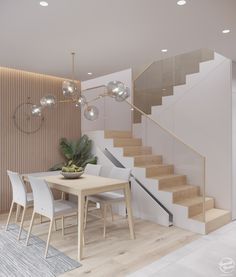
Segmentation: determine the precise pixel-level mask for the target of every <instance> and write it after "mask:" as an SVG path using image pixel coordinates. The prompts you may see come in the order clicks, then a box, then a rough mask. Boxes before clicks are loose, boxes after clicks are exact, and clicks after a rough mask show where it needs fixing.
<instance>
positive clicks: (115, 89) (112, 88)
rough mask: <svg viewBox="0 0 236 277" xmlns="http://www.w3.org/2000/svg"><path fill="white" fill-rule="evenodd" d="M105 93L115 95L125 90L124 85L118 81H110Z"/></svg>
mask: <svg viewBox="0 0 236 277" xmlns="http://www.w3.org/2000/svg"><path fill="white" fill-rule="evenodd" d="M106 87H107V93H108V95H109V96H111V97H116V96H117V95H118V94H119V93H122V92H123V91H124V90H125V85H124V84H123V83H122V82H120V81H111V82H109V83H108V84H107V86H106Z"/></svg>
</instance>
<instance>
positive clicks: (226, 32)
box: [222, 29, 230, 34]
mask: <svg viewBox="0 0 236 277" xmlns="http://www.w3.org/2000/svg"><path fill="white" fill-rule="evenodd" d="M222 33H223V34H228V33H230V30H229V29H225V30H223V31H222Z"/></svg>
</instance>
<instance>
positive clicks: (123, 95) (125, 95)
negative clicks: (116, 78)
mask: <svg viewBox="0 0 236 277" xmlns="http://www.w3.org/2000/svg"><path fill="white" fill-rule="evenodd" d="M129 96H130V89H129V88H128V87H126V88H125V89H124V90H123V91H120V92H119V93H118V94H117V95H116V97H115V100H116V101H118V102H122V101H125V99H127V98H129Z"/></svg>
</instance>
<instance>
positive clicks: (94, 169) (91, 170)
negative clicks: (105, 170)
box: [84, 164, 102, 176]
mask: <svg viewBox="0 0 236 277" xmlns="http://www.w3.org/2000/svg"><path fill="white" fill-rule="evenodd" d="M101 169H102V166H101V165H100V164H87V165H86V166H85V169H84V174H88V175H94V176H99V175H100V172H101Z"/></svg>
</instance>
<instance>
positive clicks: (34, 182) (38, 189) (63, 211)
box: [26, 176, 78, 258]
mask: <svg viewBox="0 0 236 277" xmlns="http://www.w3.org/2000/svg"><path fill="white" fill-rule="evenodd" d="M29 181H30V184H31V187H32V190H33V196H34V210H33V214H32V218H31V221H30V227H29V231H28V235H27V239H26V245H28V241H29V237H30V233H31V230H32V227H33V223H34V217H35V214H39V215H42V216H45V217H47V218H49V220H50V226H49V232H48V238H47V243H46V249H45V254H44V257H45V258H47V253H48V246H49V242H50V238H51V233H52V226H53V221H54V220H55V219H56V218H63V217H64V216H67V215H69V214H72V213H78V209H77V205H76V204H75V203H73V202H71V201H68V200H63V199H60V200H54V199H53V194H52V191H51V190H50V188H49V186H48V184H47V183H46V182H45V181H44V180H43V179H40V178H37V177H33V176H29ZM62 229H63V230H64V220H62Z"/></svg>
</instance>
